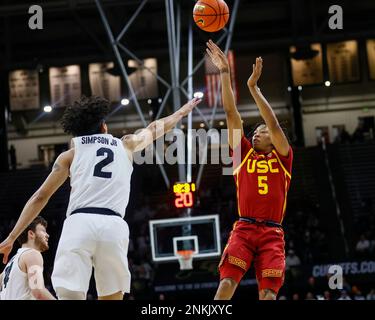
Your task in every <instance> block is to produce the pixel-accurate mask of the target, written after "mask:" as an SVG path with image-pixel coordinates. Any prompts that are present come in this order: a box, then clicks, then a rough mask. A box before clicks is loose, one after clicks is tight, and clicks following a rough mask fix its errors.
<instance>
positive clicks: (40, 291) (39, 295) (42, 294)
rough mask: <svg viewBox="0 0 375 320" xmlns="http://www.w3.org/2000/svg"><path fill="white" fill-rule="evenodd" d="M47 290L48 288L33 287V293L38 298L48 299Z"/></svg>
mask: <svg viewBox="0 0 375 320" xmlns="http://www.w3.org/2000/svg"><path fill="white" fill-rule="evenodd" d="M45 290H47V289H45V288H39V289H32V290H31V294H32V295H33V297H34V298H35V299H37V300H45V299H46V294H45Z"/></svg>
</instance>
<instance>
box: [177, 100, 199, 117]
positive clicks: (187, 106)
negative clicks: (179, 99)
mask: <svg viewBox="0 0 375 320" xmlns="http://www.w3.org/2000/svg"><path fill="white" fill-rule="evenodd" d="M201 102H202V99H199V98H194V99H191V100H190V101H189V102H187V103H186V104H184V105H183V106H182V107H181V108H180V110H178V111H179V113H180V114H181V116H183V117H185V116H187V115H188V114H189V113H190V112H191V111H192V110H193V109H194V108H195V107H196V106H197V105H198V104H200V103H201Z"/></svg>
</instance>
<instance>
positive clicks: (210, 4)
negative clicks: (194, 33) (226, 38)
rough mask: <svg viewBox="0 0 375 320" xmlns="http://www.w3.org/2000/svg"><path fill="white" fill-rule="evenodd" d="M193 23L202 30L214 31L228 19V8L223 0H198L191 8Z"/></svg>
mask: <svg viewBox="0 0 375 320" xmlns="http://www.w3.org/2000/svg"><path fill="white" fill-rule="evenodd" d="M193 18H194V22H195V24H196V25H197V26H198V27H199V28H201V29H202V30H204V31H207V32H216V31H219V30H221V29H223V28H224V27H225V25H226V24H227V22H228V20H229V9H228V6H227V4H226V3H225V2H224V1H223V0H202V1H201V0H199V1H198V2H197V3H196V4H195V6H194V10H193Z"/></svg>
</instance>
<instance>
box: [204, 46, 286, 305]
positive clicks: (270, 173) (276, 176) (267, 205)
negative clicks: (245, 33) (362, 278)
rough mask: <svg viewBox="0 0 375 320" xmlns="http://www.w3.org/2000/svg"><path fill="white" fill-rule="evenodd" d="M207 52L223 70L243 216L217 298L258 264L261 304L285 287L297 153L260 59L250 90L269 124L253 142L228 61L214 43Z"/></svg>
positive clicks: (232, 289) (231, 242)
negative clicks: (287, 220)
mask: <svg viewBox="0 0 375 320" xmlns="http://www.w3.org/2000/svg"><path fill="white" fill-rule="evenodd" d="M206 51H207V53H208V54H209V56H210V57H211V60H212V62H213V63H214V64H215V65H216V66H217V67H218V68H219V70H220V75H221V83H222V99H223V106H224V110H225V114H226V119H227V126H228V134H229V146H230V148H231V154H232V157H233V168H234V172H233V174H234V179H235V183H236V187H237V201H238V203H237V206H238V214H239V219H238V221H237V222H236V223H235V225H234V227H233V230H232V232H231V234H230V237H229V239H228V243H227V245H226V247H225V249H224V252H223V255H222V258H221V261H220V264H219V271H220V284H219V288H218V290H217V292H216V295H215V299H216V300H227V299H231V298H232V296H233V294H234V292H235V290H236V288H237V286H238V284H239V282H240V281H241V279H242V277H243V275H244V274H245V273H246V272H247V270H248V269H249V268H250V266H251V264H252V263H254V267H255V271H256V278H257V282H258V290H259V299H261V300H275V299H276V296H277V293H278V291H279V289H280V288H281V286H282V284H283V282H284V272H285V242H284V231H283V229H282V226H281V223H282V220H283V218H284V214H285V208H286V198H287V192H288V189H289V185H290V179H291V169H292V160H293V151H292V148H291V147H290V145H289V141H288V139H287V137H286V135H285V134H284V132H283V130H282V128H281V127H280V125H279V122H278V120H277V118H276V116H275V114H274V112H273V110H272V108H271V106H270V105H269V103H268V102H267V100H266V99H265V98H264V96H263V95H262V93H261V92H260V89H259V88H258V86H257V82H258V80H259V78H260V76H261V73H262V66H263V65H262V64H263V60H262V58H260V57H259V58H257V59H256V62H255V64H254V65H253V72H252V74H251V76H250V78H249V79H248V81H247V85H248V88H249V90H250V93H251V95H252V97H253V98H254V100H255V102H256V104H257V106H258V109H259V112H260V115H261V116H262V118H263V120H264V122H265V123H264V124H261V125H258V126H257V127H256V128H255V130H254V132H253V134H252V136H251V139H250V140H249V139H247V138H246V136H245V135H244V130H243V126H242V120H241V115H240V113H239V112H238V110H237V108H236V105H235V100H234V96H233V91H232V88H231V84H230V82H231V81H230V70H229V64H228V60H227V58H226V56H225V54H224V53H223V52H222V51H221V50H220V49H219V47H218V46H216V45H215V44H214V43H213V42H212V41H211V40H210V41H209V42H208V43H207V50H206Z"/></svg>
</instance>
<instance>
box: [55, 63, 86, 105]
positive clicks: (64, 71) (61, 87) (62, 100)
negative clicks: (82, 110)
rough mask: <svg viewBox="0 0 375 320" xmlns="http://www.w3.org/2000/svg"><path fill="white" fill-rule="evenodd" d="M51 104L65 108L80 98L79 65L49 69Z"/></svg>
mask: <svg viewBox="0 0 375 320" xmlns="http://www.w3.org/2000/svg"><path fill="white" fill-rule="evenodd" d="M49 83H50V91H51V104H52V105H53V106H54V107H59V106H66V105H69V104H71V103H73V102H74V101H75V100H78V99H79V98H80V97H81V69H80V66H79V65H71V66H65V67H61V68H50V69H49Z"/></svg>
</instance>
